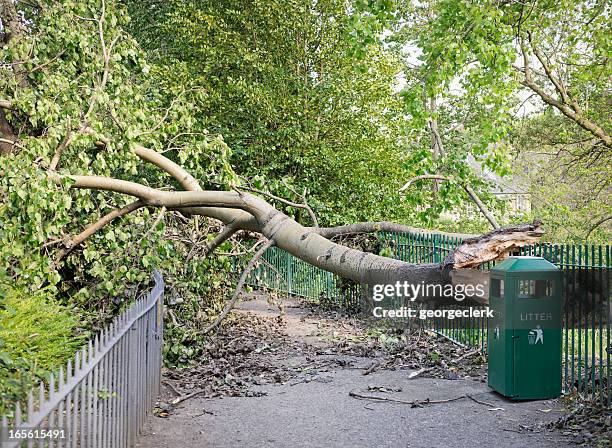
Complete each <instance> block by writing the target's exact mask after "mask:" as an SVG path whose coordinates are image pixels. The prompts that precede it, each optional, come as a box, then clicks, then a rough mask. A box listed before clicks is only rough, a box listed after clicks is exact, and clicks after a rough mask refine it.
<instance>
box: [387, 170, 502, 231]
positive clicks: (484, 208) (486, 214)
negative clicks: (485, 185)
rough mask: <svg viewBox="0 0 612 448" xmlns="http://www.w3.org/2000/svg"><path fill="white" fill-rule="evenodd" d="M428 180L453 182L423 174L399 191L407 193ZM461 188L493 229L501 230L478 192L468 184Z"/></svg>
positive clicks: (436, 175)
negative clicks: (418, 182)
mask: <svg viewBox="0 0 612 448" xmlns="http://www.w3.org/2000/svg"><path fill="white" fill-rule="evenodd" d="M427 179H434V180H439V181H450V180H451V179H449V178H448V177H446V176H442V175H439V174H423V175H421V176H416V177H414V178H412V179H410V180H409V181H408V182H406V183H405V184H404V186H403V187H402V188H400V190H399V191H400V192H403V191H405V190H406V189H408V188H409V187H410V186H411V185H412V184H413V183H414V182H416V181H417V180H427ZM461 187H462V188H463V189H464V190H465V192H466V193H467V194H468V196H469V197H470V199H472V201H473V202H474V203H475V204H476V206H477V207H478V210H480V212H481V213H482V214H483V215H484V217H485V218H487V220H488V221H489V222H490V223H491V225H492V226H493V228H494V229H499V223H498V222H497V220H496V219H495V216H493V213H491V211H490V210H489V209H488V208H487V206H486V205H485V204H484V203H483V202H482V201H481V200H480V198H479V197H478V195H477V194H476V192H475V191H474V190H473V189H472V187H470V186H469V185H468V184H461Z"/></svg>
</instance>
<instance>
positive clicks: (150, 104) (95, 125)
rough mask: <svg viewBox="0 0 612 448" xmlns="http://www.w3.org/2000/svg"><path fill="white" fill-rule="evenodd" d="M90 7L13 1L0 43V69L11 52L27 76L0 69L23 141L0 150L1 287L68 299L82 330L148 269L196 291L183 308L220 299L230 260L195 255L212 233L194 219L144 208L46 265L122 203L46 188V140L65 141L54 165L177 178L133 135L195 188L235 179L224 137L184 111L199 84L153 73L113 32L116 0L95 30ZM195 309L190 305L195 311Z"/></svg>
mask: <svg viewBox="0 0 612 448" xmlns="http://www.w3.org/2000/svg"><path fill="white" fill-rule="evenodd" d="M102 13H103V10H102V3H101V2H100V1H95V0H83V1H76V2H72V1H71V2H48V3H47V2H45V5H44V12H40V11H36V12H32V11H29V10H25V11H24V14H25V15H26V17H28V18H29V19H30V20H31V27H30V28H29V29H28V30H27V32H26V33H25V34H24V35H23V37H22V38H21V39H20V40H14V41H12V42H11V44H10V45H5V46H4V47H2V48H1V49H0V61H2V62H6V63H7V66H9V65H8V61H12V60H13V58H14V57H16V56H19V55H22V56H23V60H24V62H23V63H20V67H22V68H23V73H25V74H26V78H27V86H26V87H20V86H19V85H17V84H16V83H15V80H14V79H13V77H12V76H2V77H0V98H2V99H10V100H11V101H12V102H13V103H14V108H13V110H12V111H8V112H7V118H8V120H9V122H10V124H11V125H12V126H13V128H15V129H18V130H19V131H20V140H21V141H20V145H21V146H22V148H21V149H20V150H19V151H16V154H13V155H10V156H3V157H0V173H2V175H1V176H0V263H1V265H2V266H3V268H4V269H5V270H6V271H5V272H2V274H1V276H0V283H2V284H4V285H5V286H6V285H10V286H11V287H12V288H18V289H20V290H21V289H23V290H27V289H32V290H34V291H36V290H38V289H39V288H41V287H44V288H46V290H47V291H48V292H49V294H53V295H55V294H57V297H58V300H59V301H61V302H63V303H65V304H66V305H68V306H70V307H71V308H72V307H77V308H78V310H79V312H80V313H82V317H83V325H84V326H86V327H87V328H90V329H91V330H98V329H100V328H101V327H102V326H103V325H104V324H105V323H106V322H108V321H109V319H110V318H111V317H112V316H114V315H116V314H117V313H118V312H120V311H121V310H122V309H124V308H125V306H126V304H127V303H129V302H130V301H131V300H133V299H134V298H135V297H137V296H139V295H140V294H141V293H142V292H143V291H146V290H147V289H148V288H149V286H150V279H151V271H152V269H153V268H154V267H158V268H159V269H160V270H162V272H163V273H164V276H165V278H166V281H167V283H168V286H169V291H168V294H167V296H168V297H169V298H173V297H180V298H182V299H183V300H185V301H189V302H192V301H195V302H197V306H195V308H197V309H198V310H200V309H202V310H204V309H206V307H207V306H208V302H209V301H214V300H219V299H220V298H221V297H222V296H224V290H223V288H224V287H226V286H227V283H228V280H227V279H226V278H227V272H228V269H229V264H228V262H227V260H226V259H223V258H221V259H204V257H203V256H202V253H201V249H202V248H203V247H202V244H201V243H202V241H205V240H206V238H207V237H211V235H209V233H210V232H211V231H213V230H214V227H209V226H208V223H207V222H206V221H205V220H201V219H200V220H199V221H198V220H195V219H191V220H188V221H184V220H183V219H173V217H172V214H171V213H167V214H166V215H165V216H163V217H162V218H163V219H161V220H158V221H156V219H157V217H158V214H157V213H156V212H151V211H150V210H148V209H140V210H138V211H136V212H134V213H132V214H130V215H128V216H125V217H123V218H121V219H120V220H116V221H115V222H114V223H113V224H112V225H109V226H107V227H105V228H103V229H102V230H101V231H99V232H97V233H96V234H94V235H93V236H92V237H91V238H89V239H88V240H87V241H86V242H85V243H84V244H83V245H81V246H80V247H77V248H75V250H72V252H71V253H70V254H69V256H68V257H67V258H65V259H64V260H63V261H62V262H61V263H56V262H55V259H56V257H57V256H58V254H59V253H60V252H61V250H63V249H65V247H64V242H65V241H67V240H68V239H69V238H70V237H71V236H74V235H77V234H78V233H79V232H81V231H82V230H83V229H84V227H85V226H86V225H88V224H90V223H94V222H96V221H97V220H99V219H100V218H101V217H102V216H104V215H105V214H107V213H109V212H111V211H112V210H114V209H116V208H120V207H123V206H125V205H126V204H128V203H129V201H130V199H129V198H127V197H124V196H121V195H113V194H110V193H107V192H103V191H93V192H92V191H86V190H79V191H75V190H69V181H65V182H64V183H63V184H62V185H57V184H56V183H55V181H54V180H53V179H51V178H50V176H49V175H48V171H47V167H48V166H49V163H50V161H51V159H52V157H53V155H54V154H55V152H56V150H57V149H58V147H59V146H60V145H62V144H64V145H65V149H64V150H63V153H62V156H61V158H60V163H59V172H60V173H70V174H91V175H104V176H112V177H115V178H120V179H124V180H132V181H136V182H139V183H144V184H145V185H150V186H153V187H159V188H166V187H168V186H171V187H176V183H175V181H174V180H173V179H170V178H169V176H168V175H166V174H165V173H163V172H162V171H161V170H159V169H157V168H156V167H154V166H152V165H150V164H145V163H143V162H142V161H141V160H140V159H139V158H138V157H136V156H135V155H134V154H133V152H132V147H133V144H134V143H136V142H138V143H139V144H142V145H146V146H148V147H150V148H152V149H154V150H157V151H163V152H164V153H165V155H166V156H167V157H169V158H171V159H173V160H175V161H176V162H177V163H181V164H182V165H183V166H185V167H186V168H187V169H189V170H190V171H191V172H192V173H193V174H194V175H195V176H196V177H198V178H199V179H202V181H203V185H207V183H208V182H214V183H215V185H217V184H221V185H222V187H221V188H223V186H227V185H229V184H231V183H236V177H235V174H234V172H233V170H232V168H231V166H230V163H229V160H230V157H231V151H230V149H229V147H228V146H227V145H226V144H225V143H224V141H223V139H222V138H221V137H219V136H217V135H210V134H208V132H207V131H206V129H205V128H203V127H202V126H201V125H200V124H198V123H197V121H196V117H195V116H194V111H195V110H196V107H195V106H194V102H193V101H194V98H196V97H197V95H198V92H186V91H185V89H182V88H180V87H178V86H175V87H174V88H170V87H168V86H167V85H166V84H165V83H164V82H163V81H164V80H163V78H162V77H160V76H153V74H152V71H153V70H152V66H151V65H149V64H148V63H147V61H146V59H145V55H144V53H143V52H142V51H141V50H140V49H139V46H138V44H137V43H136V42H135V41H134V40H133V39H132V38H131V37H130V36H129V35H128V34H127V33H126V32H125V29H124V28H125V27H126V26H127V25H128V23H129V21H130V19H129V17H128V16H127V14H126V11H125V9H124V8H122V7H121V6H120V5H119V4H118V3H117V2H114V1H106V3H105V9H104V20H103V22H102V25H101V29H102V31H101V32H100V25H99V23H98V20H99V18H100V17H101V15H102ZM58 30H62V32H58ZM105 54H107V55H108V56H109V57H108V63H106V62H105V57H104V55H105ZM28 55H30V56H29V57H27V56H28ZM7 74H9V72H7ZM85 128H87V132H83V130H84V129H85ZM102 138H104V139H108V143H107V144H106V145H105V146H104V147H101V146H100V144H99V143H97V142H98V141H99V140H101V139H102ZM67 141H69V144H66V142H67ZM156 222H157V224H156V225H154V223H156ZM183 235H190V236H189V237H185V238H183ZM196 245H199V247H198V248H197V250H193V249H194V247H195V246H196ZM188 254H190V255H189V256H187V255H188ZM0 286H1V285H0ZM0 289H2V288H0ZM189 317H190V318H191V317H194V316H192V315H189ZM204 317H205V315H204V312H203V311H202V312H200V313H199V314H197V318H198V319H200V320H201V319H203V318H204ZM189 325H191V324H187V327H189Z"/></svg>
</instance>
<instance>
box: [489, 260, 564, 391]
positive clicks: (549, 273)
mask: <svg viewBox="0 0 612 448" xmlns="http://www.w3.org/2000/svg"><path fill="white" fill-rule="evenodd" d="M561 281H562V273H561V271H560V270H559V268H557V267H556V266H555V265H554V264H552V263H550V262H548V261H547V260H545V259H544V258H542V257H510V258H508V259H506V260H504V261H503V262H501V263H499V264H498V265H496V266H495V267H494V268H493V269H492V270H491V273H490V285H489V307H490V308H491V309H492V310H493V318H490V319H489V320H488V324H487V325H488V328H487V330H488V331H487V349H488V355H489V374H488V377H489V387H491V388H492V389H494V390H496V391H497V392H499V393H500V394H502V395H504V396H506V397H508V398H511V399H513V400H537V399H547V398H555V397H558V396H559V395H561V327H562V320H561V319H562V310H563V296H562V290H561V288H562V283H561Z"/></svg>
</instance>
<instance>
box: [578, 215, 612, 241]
mask: <svg viewBox="0 0 612 448" xmlns="http://www.w3.org/2000/svg"><path fill="white" fill-rule="evenodd" d="M611 219H612V216H606V217H604V218H602V219H600V220H599V221H597V222H596V223H595V224H593V225H592V226H591V228H590V229H589V231H588V232H587V234H586V236H585V237H584V241H585V242H586V241H587V240H588V239H589V237H590V236H591V233H593V231H594V230H595V229H596V228H597V227H599V226H600V225H602V224H603V223H604V222H606V221H609V220H611Z"/></svg>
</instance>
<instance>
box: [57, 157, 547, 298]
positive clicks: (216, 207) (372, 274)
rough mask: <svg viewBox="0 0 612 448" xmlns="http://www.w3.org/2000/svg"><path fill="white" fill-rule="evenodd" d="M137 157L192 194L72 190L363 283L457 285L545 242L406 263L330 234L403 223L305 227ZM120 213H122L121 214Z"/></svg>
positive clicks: (461, 250) (486, 242)
mask: <svg viewBox="0 0 612 448" xmlns="http://www.w3.org/2000/svg"><path fill="white" fill-rule="evenodd" d="M135 152H136V154H137V155H139V157H141V158H143V159H144V160H147V161H150V162H152V161H154V163H155V164H156V165H157V166H158V167H160V168H161V169H163V170H164V171H166V172H167V173H168V174H170V175H172V176H173V177H175V178H176V179H177V180H178V181H179V183H180V184H181V185H182V186H183V187H185V188H188V189H189V190H191V191H164V190H159V189H155V188H151V187H148V186H145V185H143V184H139V183H136V182H130V181H125V180H121V179H113V178H108V177H102V176H80V175H65V176H64V177H65V178H68V179H70V181H72V184H71V185H70V188H73V189H91V190H105V191H111V192H115V193H121V194H127V195H130V196H133V197H135V198H137V204H138V206H144V207H156V208H161V207H165V208H167V209H168V210H180V211H183V212H187V213H189V214H193V215H202V216H207V217H209V218H215V219H218V220H220V221H222V222H223V223H224V224H225V226H226V227H225V228H224V229H223V231H222V232H221V233H220V234H219V239H217V240H215V241H213V245H217V246H218V245H219V244H220V243H221V242H222V241H223V240H226V239H227V238H229V237H230V236H231V235H232V234H233V233H234V232H236V231H238V230H249V231H253V232H257V233H260V234H261V235H263V236H264V237H265V238H266V239H267V240H268V241H269V244H268V245H276V246H278V247H279V248H281V249H284V250H286V251H287V252H289V253H291V254H292V255H294V256H296V257H298V258H300V259H302V260H304V261H306V262H308V263H310V264H312V265H314V266H317V267H319V268H321V269H324V270H326V271H329V272H332V273H334V274H337V275H339V276H341V277H343V278H347V279H350V280H353V281H356V282H359V283H361V284H367V285H375V284H389V283H395V282H397V281H402V282H404V281H405V282H409V283H420V282H425V283H427V284H446V283H448V282H450V281H451V275H450V274H451V272H452V270H454V269H461V268H473V267H477V266H478V265H480V264H482V263H485V262H487V261H493V260H498V259H500V258H504V257H506V256H507V255H508V254H509V253H511V252H512V251H515V250H517V249H518V248H520V247H522V246H524V245H527V244H533V243H535V242H537V241H538V240H539V238H540V237H541V236H542V230H541V229H540V223H538V222H536V223H534V224H523V225H520V226H516V227H509V228H504V229H496V230H494V231H492V232H489V233H487V234H485V235H482V236H479V237H471V238H467V239H465V240H464V241H463V243H462V244H461V245H460V246H459V247H458V248H457V249H456V250H454V251H453V252H451V253H450V254H449V255H448V256H447V257H446V258H445V260H444V261H443V262H442V263H426V264H411V263H406V262H403V261H400V260H395V259H391V258H387V257H382V256H379V255H376V254H372V253H367V252H362V251H359V250H356V249H352V248H349V247H346V246H343V245H340V244H337V243H334V242H333V241H331V240H329V239H327V238H326V237H325V236H323V235H336V234H342V233H345V232H347V229H349V231H350V232H357V231H361V232H366V231H376V230H380V229H382V228H383V227H384V228H387V229H389V228H393V229H399V228H401V227H400V226H394V225H392V224H381V223H361V224H359V225H356V226H355V227H352V228H351V227H346V226H342V227H340V228H314V227H304V226H302V225H301V224H299V223H297V222H296V221H295V220H293V219H291V218H290V217H289V216H287V215H286V214H285V213H283V212H281V211H279V210H277V209H276V208H274V207H273V206H272V205H270V204H269V203H268V202H266V201H265V200H263V199H261V198H259V197H257V196H254V195H251V194H249V193H245V192H241V191H204V190H202V189H201V188H200V186H199V184H198V183H197V181H196V180H195V179H194V177H193V176H191V174H189V173H188V172H187V171H186V170H184V169H183V168H181V167H180V166H179V165H177V164H176V163H174V162H173V161H171V160H169V159H167V158H165V157H164V156H163V155H161V154H158V153H154V152H153V151H151V150H149V149H147V148H144V147H142V146H137V147H136V149H135ZM49 175H50V176H52V177H53V178H54V179H55V180H56V182H58V183H61V180H62V177H61V176H59V175H57V174H55V173H53V172H50V173H49ZM134 209H136V207H131V208H127V209H126V210H125V214H127V213H130V212H132V211H133V210H134ZM119 215H120V213H116V214H115V216H119ZM101 221H102V225H104V224H107V223H108V222H110V221H111V220H110V219H108V218H107V217H104V218H102V220H101ZM90 228H92V229H96V230H97V229H99V228H101V225H100V222H98V223H94V224H92V225H91V226H90ZM84 232H88V230H87V229H86V230H85V231H84ZM432 299H435V298H432Z"/></svg>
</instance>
